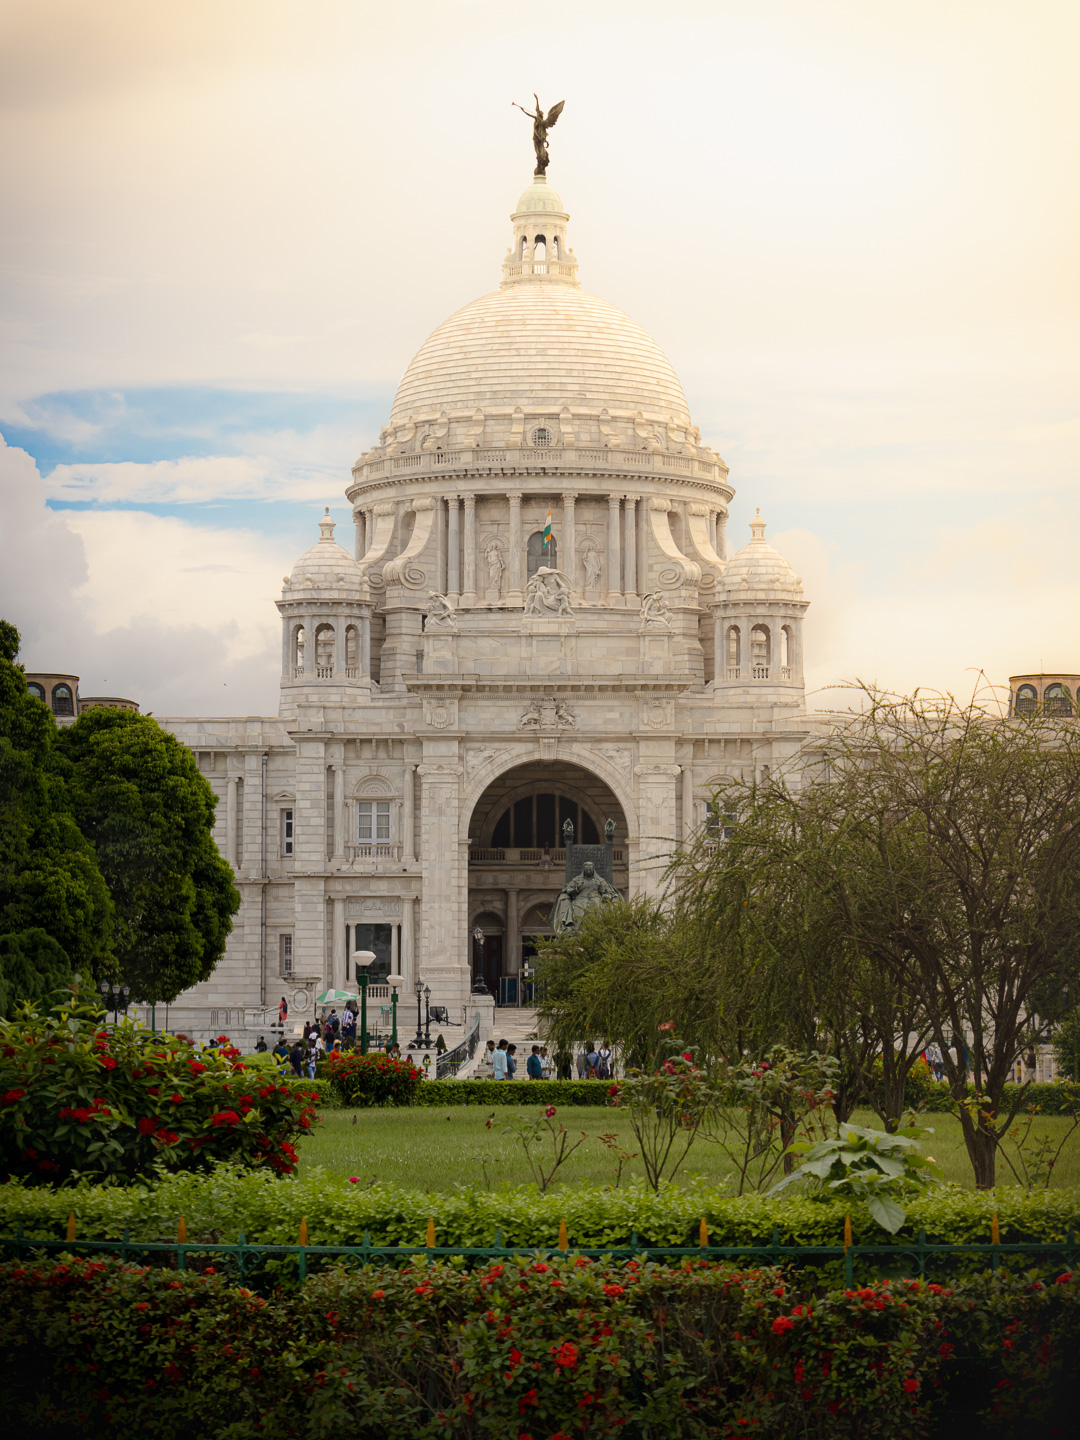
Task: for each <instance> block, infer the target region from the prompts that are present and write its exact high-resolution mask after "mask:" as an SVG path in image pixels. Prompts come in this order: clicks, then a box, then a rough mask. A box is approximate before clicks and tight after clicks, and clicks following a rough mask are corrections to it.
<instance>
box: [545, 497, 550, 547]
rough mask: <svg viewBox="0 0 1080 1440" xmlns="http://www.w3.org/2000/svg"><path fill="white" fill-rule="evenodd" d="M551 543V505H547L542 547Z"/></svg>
mask: <svg viewBox="0 0 1080 1440" xmlns="http://www.w3.org/2000/svg"><path fill="white" fill-rule="evenodd" d="M550 545H551V506H550V505H549V506H548V513H547V519H546V520H545V521H544V549H545V550H547V549H548V547H549V546H550Z"/></svg>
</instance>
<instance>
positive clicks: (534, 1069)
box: [525, 1045, 544, 1080]
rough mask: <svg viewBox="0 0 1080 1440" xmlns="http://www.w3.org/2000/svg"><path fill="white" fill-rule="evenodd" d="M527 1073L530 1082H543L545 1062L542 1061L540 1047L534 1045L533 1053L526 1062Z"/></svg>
mask: <svg viewBox="0 0 1080 1440" xmlns="http://www.w3.org/2000/svg"><path fill="white" fill-rule="evenodd" d="M525 1073H526V1075H528V1077H529V1079H530V1080H542V1079H543V1078H544V1062H543V1061H542V1060H541V1059H540V1046H539V1045H534V1046H533V1047H532V1053H531V1054H530V1056H529V1058H528V1060H526V1061H525Z"/></svg>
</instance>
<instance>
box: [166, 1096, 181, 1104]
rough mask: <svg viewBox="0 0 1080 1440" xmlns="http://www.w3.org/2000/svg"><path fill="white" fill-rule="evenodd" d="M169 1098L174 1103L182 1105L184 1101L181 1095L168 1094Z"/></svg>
mask: <svg viewBox="0 0 1080 1440" xmlns="http://www.w3.org/2000/svg"><path fill="white" fill-rule="evenodd" d="M169 1099H170V1100H171V1101H172V1103H173V1104H174V1105H182V1104H183V1103H184V1097H183V1095H170V1096H169Z"/></svg>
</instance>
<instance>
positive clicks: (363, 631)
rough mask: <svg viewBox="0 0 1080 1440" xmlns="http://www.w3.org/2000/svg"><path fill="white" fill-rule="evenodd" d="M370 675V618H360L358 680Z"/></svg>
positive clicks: (367, 616) (363, 616)
mask: <svg viewBox="0 0 1080 1440" xmlns="http://www.w3.org/2000/svg"><path fill="white" fill-rule="evenodd" d="M370 674H371V616H370V615H362V616H361V617H360V678H361V679H362V680H363V679H367V677H368V676H369V675H370Z"/></svg>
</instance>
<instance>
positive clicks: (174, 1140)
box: [154, 1130, 180, 1145]
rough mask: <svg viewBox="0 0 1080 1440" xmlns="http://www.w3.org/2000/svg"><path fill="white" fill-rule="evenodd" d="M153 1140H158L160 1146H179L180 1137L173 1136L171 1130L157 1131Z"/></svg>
mask: <svg viewBox="0 0 1080 1440" xmlns="http://www.w3.org/2000/svg"><path fill="white" fill-rule="evenodd" d="M154 1139H155V1140H160V1141H161V1143H162V1145H179V1144H180V1136H179V1135H174V1134H173V1133H172V1131H171V1130H159V1131H158V1132H157V1134H156V1135H155V1136H154Z"/></svg>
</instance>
